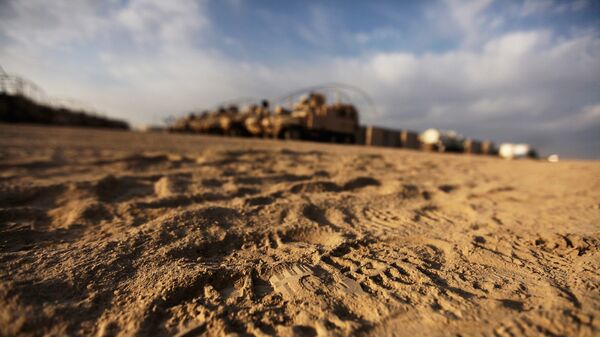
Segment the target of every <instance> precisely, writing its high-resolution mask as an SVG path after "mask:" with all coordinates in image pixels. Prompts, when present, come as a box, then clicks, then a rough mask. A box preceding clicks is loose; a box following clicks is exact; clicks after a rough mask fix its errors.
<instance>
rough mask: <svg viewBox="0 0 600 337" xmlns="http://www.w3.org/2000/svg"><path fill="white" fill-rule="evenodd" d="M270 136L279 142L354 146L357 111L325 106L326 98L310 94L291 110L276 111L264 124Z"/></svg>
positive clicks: (346, 106)
mask: <svg viewBox="0 0 600 337" xmlns="http://www.w3.org/2000/svg"><path fill="white" fill-rule="evenodd" d="M263 128H264V129H266V130H268V131H269V132H270V135H271V136H273V137H276V138H281V139H306V140H318V141H331V142H343V143H354V142H355V138H356V133H357V131H358V128H359V125H358V111H357V110H356V108H355V107H354V106H353V105H352V104H346V103H339V102H338V103H333V104H327V102H326V97H325V95H323V94H321V93H318V92H311V93H309V94H308V95H306V96H303V97H301V99H300V101H299V102H297V103H296V104H294V106H293V108H292V109H291V110H289V109H285V108H283V107H279V108H277V109H275V113H274V114H273V116H272V117H271V119H270V121H268V122H266V121H265V122H263Z"/></svg>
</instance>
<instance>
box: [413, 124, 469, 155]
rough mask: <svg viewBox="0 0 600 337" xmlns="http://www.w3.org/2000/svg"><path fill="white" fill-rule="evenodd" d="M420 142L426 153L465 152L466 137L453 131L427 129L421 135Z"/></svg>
mask: <svg viewBox="0 0 600 337" xmlns="http://www.w3.org/2000/svg"><path fill="white" fill-rule="evenodd" d="M419 140H420V141H421V148H422V149H423V150H425V151H438V152H464V137H462V136H461V135H459V134H458V133H457V132H456V131H453V130H448V131H440V130H438V129H427V130H425V131H424V132H423V133H421V134H420V135H419Z"/></svg>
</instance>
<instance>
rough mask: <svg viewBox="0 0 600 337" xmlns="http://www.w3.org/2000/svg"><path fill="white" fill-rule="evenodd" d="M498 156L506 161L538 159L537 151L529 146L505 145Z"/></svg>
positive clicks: (502, 145)
mask: <svg viewBox="0 0 600 337" xmlns="http://www.w3.org/2000/svg"><path fill="white" fill-rule="evenodd" d="M498 154H499V155H500V157H502V158H504V159H521V158H538V154H537V151H536V150H534V149H533V148H532V147H531V146H530V145H529V144H512V143H503V144H500V148H499V151H498Z"/></svg>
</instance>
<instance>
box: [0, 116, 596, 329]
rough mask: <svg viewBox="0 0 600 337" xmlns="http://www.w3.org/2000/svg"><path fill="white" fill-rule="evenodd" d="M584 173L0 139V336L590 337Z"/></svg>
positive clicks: (591, 280)
mask: <svg viewBox="0 0 600 337" xmlns="http://www.w3.org/2000/svg"><path fill="white" fill-rule="evenodd" d="M599 270H600V163H598V162H584V161H581V162H577V161H563V162H560V163H557V164H550V163H547V162H542V161H532V160H527V161H513V162H510V161H503V160H501V159H497V158H491V157H483V156H467V155H449V154H428V153H421V152H416V151H408V150H398V149H382V148H366V147H360V146H341V145H324V144H316V143H302V142H278V141H265V140H246V139H231V138H218V137H206V136H194V135H169V134H143V133H134V132H117V131H98V130H87V129H67V128H50V127H33V126H15V125H0V335H5V336H13V335H17V336H28V335H55V336H62V335H82V336H90V335H92V336H111V335H118V336H167V335H178V336H196V335H207V336H213V335H214V336H221V335H231V336H252V335H253V336H267V335H281V336H286V335H299V336H316V335H318V336H327V335H331V336H336V335H341V336H349V335H365V336H384V335H397V336H417V335H428V336H435V335H448V336H456V335H462V336H470V335H490V336H513V335H514V336H530V335H544V334H545V335H551V336H560V335H568V336H579V335H581V336H592V335H596V336H597V335H598V334H599V333H600V322H599V319H600V318H599V317H600V315H599V314H600V273H599Z"/></svg>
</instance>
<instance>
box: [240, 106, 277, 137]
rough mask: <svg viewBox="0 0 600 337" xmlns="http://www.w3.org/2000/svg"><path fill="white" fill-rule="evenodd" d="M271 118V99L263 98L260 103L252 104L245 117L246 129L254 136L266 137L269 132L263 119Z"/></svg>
mask: <svg viewBox="0 0 600 337" xmlns="http://www.w3.org/2000/svg"><path fill="white" fill-rule="evenodd" d="M270 119H271V111H270V110H269V101H267V100H263V101H262V102H261V104H260V105H252V106H250V109H249V110H248V113H247V114H246V115H245V118H244V130H245V132H246V134H248V135H249V136H252V137H266V136H268V135H269V134H268V133H267V132H266V130H265V128H264V123H263V121H265V120H270Z"/></svg>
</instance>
